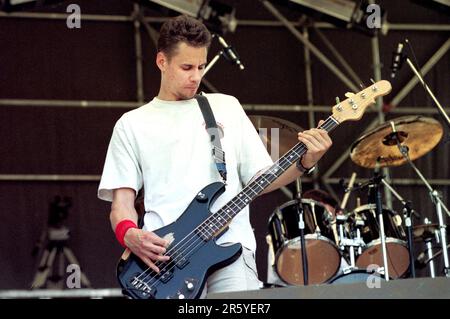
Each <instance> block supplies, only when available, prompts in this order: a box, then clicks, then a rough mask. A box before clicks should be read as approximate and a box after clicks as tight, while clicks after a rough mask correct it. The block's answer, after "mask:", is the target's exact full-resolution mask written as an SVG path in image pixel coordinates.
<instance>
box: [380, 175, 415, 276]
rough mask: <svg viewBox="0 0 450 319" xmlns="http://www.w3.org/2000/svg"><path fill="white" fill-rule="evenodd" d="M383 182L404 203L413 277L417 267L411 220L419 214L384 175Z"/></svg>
mask: <svg viewBox="0 0 450 319" xmlns="http://www.w3.org/2000/svg"><path fill="white" fill-rule="evenodd" d="M381 182H382V183H383V184H384V186H386V187H387V188H388V189H389V191H390V192H391V193H392V194H394V196H395V197H396V198H397V199H398V200H399V201H400V202H401V203H402V204H403V217H404V219H405V226H406V233H407V239H408V250H409V264H410V265H411V268H410V270H411V277H412V278H416V268H415V266H414V247H413V246H414V241H413V236H412V222H411V215H412V214H415V215H416V216H419V215H418V214H417V212H416V211H414V210H413V209H412V208H411V202H409V201H405V200H404V199H403V197H401V196H400V195H399V194H398V193H397V192H396V191H395V189H394V188H393V187H392V186H391V185H389V183H388V182H386V180H385V179H384V178H383V177H382V178H381Z"/></svg>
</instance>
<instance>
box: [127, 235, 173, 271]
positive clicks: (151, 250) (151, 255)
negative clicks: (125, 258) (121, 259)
mask: <svg viewBox="0 0 450 319" xmlns="http://www.w3.org/2000/svg"><path fill="white" fill-rule="evenodd" d="M124 240H125V244H126V246H127V247H128V248H129V249H130V250H131V251H132V252H133V254H135V255H136V256H138V257H139V258H140V259H141V260H142V261H143V262H144V263H145V264H147V266H149V267H150V268H151V269H153V270H154V271H155V272H158V273H159V268H158V267H157V266H156V263H157V262H158V261H160V262H165V261H168V260H169V259H170V257H169V256H165V255H164V254H165V253H166V249H167V247H168V246H169V242H168V241H167V240H164V239H162V238H161V237H159V236H158V235H156V234H155V233H153V232H149V231H146V230H142V229H139V228H130V229H128V231H127V232H126V233H125V237H124Z"/></svg>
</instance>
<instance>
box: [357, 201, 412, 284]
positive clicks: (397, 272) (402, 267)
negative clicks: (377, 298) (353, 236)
mask: <svg viewBox="0 0 450 319" xmlns="http://www.w3.org/2000/svg"><path fill="white" fill-rule="evenodd" d="M352 214H353V217H355V218H361V219H362V221H363V222H364V226H362V228H361V237H362V239H363V240H364V243H365V244H366V245H365V247H363V249H362V253H361V255H360V256H358V258H357V259H356V266H357V267H359V268H362V269H365V268H367V267H368V266H369V265H372V264H376V265H379V266H380V267H382V266H383V265H384V262H383V250H382V245H381V239H380V233H379V231H380V227H379V222H378V216H377V212H376V205H375V204H367V205H363V206H360V207H358V208H357V209H355V210H354V211H353V213H352ZM383 224H384V232H385V238H386V250H387V261H388V271H389V277H390V278H394V279H395V278H398V277H401V276H403V275H404V274H405V273H406V271H407V270H408V268H409V251H408V245H407V243H406V234H405V232H404V230H403V227H402V219H401V217H400V216H399V215H398V214H396V213H395V212H393V211H391V210H389V209H387V208H384V207H383Z"/></svg>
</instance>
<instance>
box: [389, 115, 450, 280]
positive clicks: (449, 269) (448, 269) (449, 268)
mask: <svg viewBox="0 0 450 319" xmlns="http://www.w3.org/2000/svg"><path fill="white" fill-rule="evenodd" d="M390 123H391V127H392V133H391V138H392V139H394V140H396V142H397V147H398V149H399V150H400V153H401V154H402V155H403V157H404V158H405V159H406V161H407V162H408V164H409V165H410V166H411V167H412V168H413V170H414V171H415V172H416V173H417V175H418V176H419V178H420V179H421V180H422V181H423V183H424V184H425V186H426V187H427V188H428V191H429V194H430V197H431V201H432V202H433V204H434V205H435V206H436V213H437V216H438V222H439V231H440V235H441V244H442V256H443V258H444V274H445V276H446V277H448V278H450V264H449V259H448V251H447V233H446V225H445V223H444V218H443V215H442V209H444V210H445V212H446V213H447V215H448V216H450V212H449V210H448V208H447V207H446V206H445V205H444V203H443V202H442V196H441V194H439V193H438V192H437V191H436V190H434V189H433V188H432V187H431V185H430V184H429V183H428V181H427V180H426V178H425V177H424V176H423V175H422V173H421V172H420V171H419V169H418V168H417V167H416V166H415V165H414V163H413V162H412V161H411V159H410V158H409V149H408V147H406V146H404V145H401V141H400V137H399V134H398V133H397V130H396V128H395V124H394V122H392V121H391V122H390Z"/></svg>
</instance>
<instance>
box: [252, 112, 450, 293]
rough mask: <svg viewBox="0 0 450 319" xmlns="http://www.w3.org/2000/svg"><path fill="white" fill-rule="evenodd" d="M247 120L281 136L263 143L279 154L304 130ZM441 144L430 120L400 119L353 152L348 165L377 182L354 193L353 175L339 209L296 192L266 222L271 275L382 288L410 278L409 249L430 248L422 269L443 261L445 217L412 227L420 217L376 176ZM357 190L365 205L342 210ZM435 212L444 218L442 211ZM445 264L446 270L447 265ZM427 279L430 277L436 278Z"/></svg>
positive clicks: (439, 128) (263, 119)
mask: <svg viewBox="0 0 450 319" xmlns="http://www.w3.org/2000/svg"><path fill="white" fill-rule="evenodd" d="M250 120H251V121H252V123H253V124H254V126H255V128H257V129H267V128H277V129H278V131H279V132H278V135H277V136H275V137H274V136H268V137H267V135H264V136H265V137H266V138H265V139H264V138H263V137H262V139H263V141H264V142H265V143H267V142H269V143H268V144H266V146H267V145H270V144H272V143H270V142H271V141H272V142H273V141H274V140H275V138H276V139H277V142H278V144H279V150H280V151H281V152H286V151H287V150H289V149H290V148H291V147H292V146H293V145H295V144H296V143H297V142H298V140H297V132H299V131H301V130H302V129H301V128H300V127H299V126H297V125H295V124H293V123H291V122H289V121H286V120H281V119H278V118H275V117H266V116H250ZM260 135H261V134H260ZM272 135H273V133H272ZM442 136H443V128H442V126H441V125H440V123H439V122H438V121H436V120H435V119H433V118H427V117H423V116H404V117H400V118H397V119H394V120H391V121H389V122H386V123H383V124H382V125H380V126H378V127H376V128H374V129H372V130H370V131H368V132H366V133H365V134H364V135H362V136H361V137H360V138H358V139H357V140H356V141H355V142H354V143H353V144H352V147H351V153H350V157H351V160H352V161H353V162H354V163H355V164H357V165H358V166H361V167H364V168H368V169H372V170H373V171H374V177H373V178H371V179H369V180H368V181H367V182H364V183H357V185H356V186H355V185H354V184H355V183H354V182H355V177H356V174H353V175H352V178H350V181H349V183H348V185H345V195H344V198H343V200H342V202H341V204H340V205H336V207H331V206H330V205H327V204H326V203H324V202H323V201H319V200H315V199H310V198H302V197H301V194H300V190H299V189H298V196H297V197H296V198H297V199H294V200H291V201H288V202H286V203H284V204H282V205H281V206H279V207H277V208H276V209H275V211H274V212H273V213H272V214H271V216H270V218H269V221H268V235H267V239H268V244H269V253H271V254H272V256H273V258H272V264H273V268H274V270H275V272H276V274H277V276H278V277H279V278H280V279H281V281H282V283H283V284H285V285H308V284H330V283H341V282H361V281H365V280H366V279H367V278H368V277H369V276H373V275H375V276H378V277H380V279H381V280H392V279H397V278H405V277H407V276H409V277H415V266H414V265H417V261H418V259H419V258H417V259H416V258H415V256H414V250H413V242H419V241H422V242H424V243H427V249H428V251H427V253H428V254H427V258H423V256H422V259H425V261H423V260H422V263H423V264H426V265H433V259H435V257H436V256H437V255H440V254H444V257H445V256H446V252H447V251H446V247H447V245H446V239H445V237H446V233H445V225H444V224H443V223H442V222H441V221H442V216H440V217H439V219H440V223H439V224H437V223H435V224H431V223H429V221H428V220H427V219H426V221H425V222H426V223H425V224H423V225H417V226H413V225H412V222H411V216H412V215H415V216H416V217H420V215H419V214H418V213H417V212H415V211H414V210H413V209H412V208H411V205H410V203H409V202H407V201H405V200H404V199H403V198H402V197H401V196H400V195H399V194H398V193H397V192H396V191H395V190H394V189H393V188H392V186H391V185H389V183H387V182H386V180H385V179H384V177H383V176H382V175H381V173H380V170H379V169H380V168H382V167H395V166H400V165H403V164H405V163H409V164H411V165H413V164H412V161H413V160H415V159H417V158H419V157H421V156H423V155H425V154H427V153H428V152H430V151H431V150H432V149H433V148H434V147H435V146H436V145H437V144H438V143H439V141H440V140H441V138H442ZM269 151H270V150H269ZM272 157H273V156H272ZM413 168H414V169H416V168H415V166H413ZM381 184H384V186H386V187H387V188H388V189H389V190H390V191H391V193H392V194H394V195H395V197H397V199H398V200H399V201H401V202H402V204H403V207H404V209H403V215H400V214H398V213H397V212H395V211H393V210H392V209H388V208H387V207H385V206H384V205H383V204H382V198H381V194H380V187H381ZM297 188H299V187H298V186H297ZM361 189H368V204H365V205H360V204H359V205H358V204H357V207H356V208H354V209H352V210H348V209H346V208H345V206H346V204H347V200H348V197H349V195H350V193H351V192H352V191H354V190H361ZM441 203H442V202H441ZM438 206H439V205H438ZM439 207H440V208H443V209H444V210H445V211H446V212H447V213H448V209H447V208H446V207H445V205H443V204H442V206H439ZM439 235H440V236H441V238H442V239H441V242H442V247H443V249H442V250H441V252H440V253H438V254H434V255H433V252H432V250H431V249H432V245H431V243H430V241H431V240H432V239H433V238H435V237H439ZM442 236H443V237H442ZM303 247H304V249H302V248H303ZM444 248H445V249H444ZM422 255H423V253H422ZM444 261H445V264H446V265H445V270H448V260H447V261H446V260H444ZM433 267H434V265H433ZM430 272H431V273H432V276H434V270H432V269H430ZM446 275H447V273H446Z"/></svg>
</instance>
